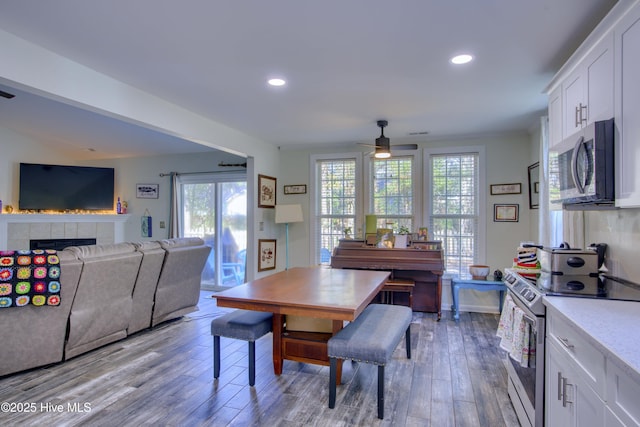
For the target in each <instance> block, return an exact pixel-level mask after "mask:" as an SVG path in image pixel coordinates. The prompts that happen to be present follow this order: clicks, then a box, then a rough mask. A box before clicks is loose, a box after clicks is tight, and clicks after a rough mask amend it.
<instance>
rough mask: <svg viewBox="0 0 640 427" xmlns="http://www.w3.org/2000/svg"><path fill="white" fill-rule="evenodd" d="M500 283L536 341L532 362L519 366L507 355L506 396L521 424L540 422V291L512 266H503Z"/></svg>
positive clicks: (538, 424)
mask: <svg viewBox="0 0 640 427" xmlns="http://www.w3.org/2000/svg"><path fill="white" fill-rule="evenodd" d="M503 280H504V283H505V285H506V286H507V288H508V289H509V295H510V296H511V298H512V299H513V302H514V303H515V304H516V306H517V307H519V308H520V309H521V310H522V311H523V312H524V319H525V320H526V321H527V322H529V323H530V325H531V335H532V338H531V340H532V341H533V342H535V345H536V350H535V351H536V360H535V364H533V366H529V367H523V366H521V364H520V363H518V362H516V361H515V360H513V359H512V358H511V357H509V355H507V374H508V384H507V389H508V391H509V397H510V398H511V402H512V404H513V407H514V409H515V411H516V414H517V415H518V420H519V421H520V425H522V426H531V427H533V426H536V427H541V426H543V425H544V354H545V353H544V351H545V350H544V338H545V311H546V310H545V306H544V304H543V303H542V297H543V295H544V293H543V292H542V291H540V290H539V289H538V288H537V287H536V286H534V285H533V284H532V283H531V282H530V281H529V280H528V279H525V278H524V277H522V276H520V275H519V274H518V273H516V272H514V271H513V270H510V269H507V270H505V276H504V279H503Z"/></svg>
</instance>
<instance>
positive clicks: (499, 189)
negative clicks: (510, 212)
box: [490, 182, 522, 196]
mask: <svg viewBox="0 0 640 427" xmlns="http://www.w3.org/2000/svg"><path fill="white" fill-rule="evenodd" d="M490 188H491V195H492V196H497V195H500V194H520V193H522V184H520V183H519V182H516V183H513V184H491V185H490Z"/></svg>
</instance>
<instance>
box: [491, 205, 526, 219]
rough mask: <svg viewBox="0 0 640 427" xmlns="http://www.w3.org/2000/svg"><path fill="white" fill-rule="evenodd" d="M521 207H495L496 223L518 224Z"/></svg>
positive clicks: (494, 216)
mask: <svg viewBox="0 0 640 427" xmlns="http://www.w3.org/2000/svg"><path fill="white" fill-rule="evenodd" d="M519 208H520V205H518V204H514V205H498V204H495V205H493V221H494V222H518V211H519Z"/></svg>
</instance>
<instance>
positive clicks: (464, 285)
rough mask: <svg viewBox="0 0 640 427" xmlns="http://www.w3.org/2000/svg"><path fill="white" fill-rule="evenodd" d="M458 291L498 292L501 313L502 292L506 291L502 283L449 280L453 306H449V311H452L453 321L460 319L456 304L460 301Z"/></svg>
mask: <svg viewBox="0 0 640 427" xmlns="http://www.w3.org/2000/svg"><path fill="white" fill-rule="evenodd" d="M460 289H475V290H476V291H498V292H500V312H501V313H502V302H503V301H504V292H505V291H506V290H507V286H506V285H505V284H504V283H503V282H496V281H494V280H463V279H452V280H451V299H452V301H453V304H452V305H451V311H453V318H454V319H455V320H459V319H460V312H459V310H458V304H459V303H460V300H459V298H458V293H459V291H460Z"/></svg>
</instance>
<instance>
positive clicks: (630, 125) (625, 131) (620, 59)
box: [614, 6, 640, 207]
mask: <svg viewBox="0 0 640 427" xmlns="http://www.w3.org/2000/svg"><path fill="white" fill-rule="evenodd" d="M614 34H615V46H616V55H615V56H616V76H615V86H616V87H615V94H616V108H615V125H616V135H615V136H616V160H617V163H616V206H619V207H640V79H639V78H638V76H640V6H638V7H635V8H633V9H632V10H631V11H630V12H629V13H628V14H626V15H625V16H624V18H623V19H621V20H620V21H619V22H618V24H617V25H616V26H615V28H614Z"/></svg>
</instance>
